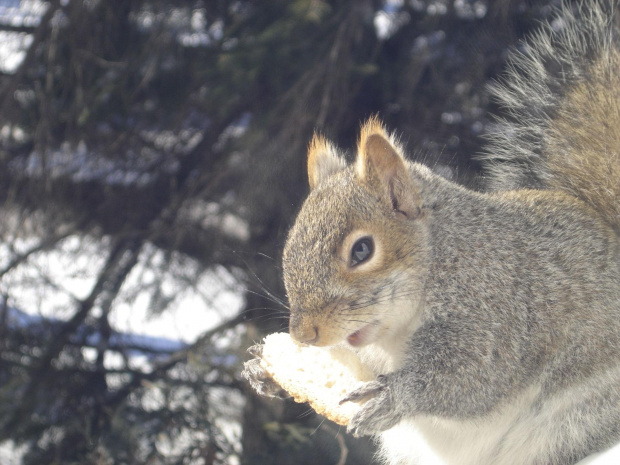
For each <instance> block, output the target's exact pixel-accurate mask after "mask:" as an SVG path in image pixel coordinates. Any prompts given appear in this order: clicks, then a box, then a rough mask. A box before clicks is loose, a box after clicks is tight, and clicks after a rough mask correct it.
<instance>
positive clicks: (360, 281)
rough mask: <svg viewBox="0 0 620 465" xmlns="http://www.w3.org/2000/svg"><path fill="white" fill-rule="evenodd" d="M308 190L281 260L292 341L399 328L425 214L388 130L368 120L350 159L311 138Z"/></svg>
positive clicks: (413, 287)
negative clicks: (355, 157)
mask: <svg viewBox="0 0 620 465" xmlns="http://www.w3.org/2000/svg"><path fill="white" fill-rule="evenodd" d="M308 178H309V182H310V189H311V191H310V194H309V196H308V198H307V199H306V201H305V202H304V204H303V207H302V209H301V211H300V212H299V215H298V217H297V220H296V222H295V225H294V226H293V228H292V229H291V231H290V233H289V236H288V239H287V242H286V246H285V248H284V256H283V270H284V283H285V286H286V290H287V294H288V298H289V302H290V308H291V320H290V333H291V336H292V337H293V338H294V339H297V340H298V341H300V342H305V343H309V344H315V345H321V346H323V345H333V344H337V343H340V342H343V341H347V342H348V343H349V344H351V345H353V346H357V347H359V346H364V345H367V344H370V343H372V342H375V341H376V340H378V339H379V338H382V337H389V335H390V334H391V333H392V332H393V331H396V330H398V327H399V326H402V325H404V324H407V322H408V321H409V320H411V319H412V317H413V313H415V307H416V305H415V304H414V302H415V303H417V302H418V301H419V299H420V295H421V287H422V286H421V283H422V275H423V274H424V270H423V268H424V266H423V265H424V263H425V261H426V259H425V257H426V250H427V249H426V247H425V242H426V239H425V238H426V230H427V227H426V215H425V213H424V211H423V209H422V204H421V199H420V195H419V190H418V188H417V187H416V185H415V183H414V181H413V179H412V176H411V174H410V172H409V165H408V162H407V161H406V160H405V158H404V156H403V154H402V149H401V147H400V146H399V144H398V143H397V142H396V140H395V138H394V136H392V135H390V134H388V133H387V132H386V131H385V129H384V128H383V126H382V125H381V123H380V122H379V121H378V120H377V119H376V118H373V119H371V120H370V121H368V122H367V123H366V124H365V125H364V126H363V128H362V132H361V136H360V140H359V143H358V154H357V160H356V162H355V163H354V164H352V165H350V166H347V163H346V162H345V161H344V158H343V157H342V155H341V154H340V153H339V151H338V149H337V148H336V147H335V146H334V145H333V144H331V143H330V142H329V141H327V140H326V139H324V138H323V137H322V136H319V135H315V136H314V138H313V140H312V142H311V143H310V147H309V152H308Z"/></svg>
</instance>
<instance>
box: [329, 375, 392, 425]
mask: <svg viewBox="0 0 620 465" xmlns="http://www.w3.org/2000/svg"><path fill="white" fill-rule="evenodd" d="M364 399H368V400H366V402H365V403H364V404H363V405H362V408H361V409H360V411H359V412H357V413H356V414H355V416H353V418H352V419H351V421H350V422H349V424H348V426H347V432H349V433H352V434H353V436H356V437H359V436H368V435H372V434H378V433H380V432H382V431H385V430H387V429H390V428H391V427H392V426H394V425H395V424H396V423H398V422H399V421H400V419H401V417H402V412H397V411H396V409H395V408H394V399H393V397H392V391H391V389H390V387H389V384H388V380H387V377H385V376H379V377H378V378H377V380H376V381H371V382H370V383H366V385H364V386H362V387H361V388H359V389H357V390H355V391H353V392H351V393H350V394H349V395H347V396H346V397H345V398H344V399H343V400H342V401H341V403H342V402H349V401H353V402H355V401H361V400H364Z"/></svg>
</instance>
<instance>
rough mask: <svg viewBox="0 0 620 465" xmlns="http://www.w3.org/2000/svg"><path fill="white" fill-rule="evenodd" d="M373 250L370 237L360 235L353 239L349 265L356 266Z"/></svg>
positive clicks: (366, 258)
mask: <svg viewBox="0 0 620 465" xmlns="http://www.w3.org/2000/svg"><path fill="white" fill-rule="evenodd" d="M374 250H375V245H374V243H373V242H372V238H370V237H362V238H361V239H358V240H357V241H355V244H353V247H351V262H350V263H349V265H350V266H357V265H359V264H360V263H362V262H365V261H366V260H368V259H369V258H370V257H372V253H373V252H374Z"/></svg>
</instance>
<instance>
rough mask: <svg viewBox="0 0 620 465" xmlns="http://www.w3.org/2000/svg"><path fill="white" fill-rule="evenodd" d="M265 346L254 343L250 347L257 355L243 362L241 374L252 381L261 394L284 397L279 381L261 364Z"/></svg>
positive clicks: (253, 353) (252, 384) (249, 350)
mask: <svg viewBox="0 0 620 465" xmlns="http://www.w3.org/2000/svg"><path fill="white" fill-rule="evenodd" d="M262 349H263V346H262V345H261V344H257V345H254V346H252V347H250V348H249V349H248V352H250V353H251V354H252V355H254V356H256V357H257V358H254V359H252V360H249V361H247V362H245V363H244V364H243V371H242V372H241V376H243V377H244V378H245V379H247V380H248V381H249V382H250V385H251V386H252V388H253V389H254V390H255V391H256V392H257V393H258V394H260V395H262V396H267V397H284V391H283V390H282V388H281V387H280V385H279V384H278V383H276V382H275V381H274V380H273V378H272V377H271V375H269V373H267V371H266V370H265V369H264V368H263V367H262V366H261V363H260V356H261V355H262Z"/></svg>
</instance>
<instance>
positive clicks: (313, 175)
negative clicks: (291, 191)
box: [308, 133, 347, 189]
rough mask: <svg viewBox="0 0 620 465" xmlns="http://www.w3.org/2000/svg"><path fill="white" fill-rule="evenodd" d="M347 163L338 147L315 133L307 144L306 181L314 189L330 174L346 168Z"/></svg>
mask: <svg viewBox="0 0 620 465" xmlns="http://www.w3.org/2000/svg"><path fill="white" fill-rule="evenodd" d="M346 166H347V163H346V161H345V160H344V158H342V156H341V155H340V154H339V153H338V149H337V148H336V147H335V146H334V144H332V143H331V142H330V141H328V140H327V139H325V137H323V136H322V135H320V134H317V133H315V134H314V137H313V138H312V141H311V142H310V145H309V146H308V182H309V183H310V189H314V188H315V187H316V186H318V185H319V184H320V183H321V182H323V181H324V180H325V179H327V178H328V177H329V176H330V175H331V174H333V173H335V172H336V171H340V170H342V169H344V168H346Z"/></svg>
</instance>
